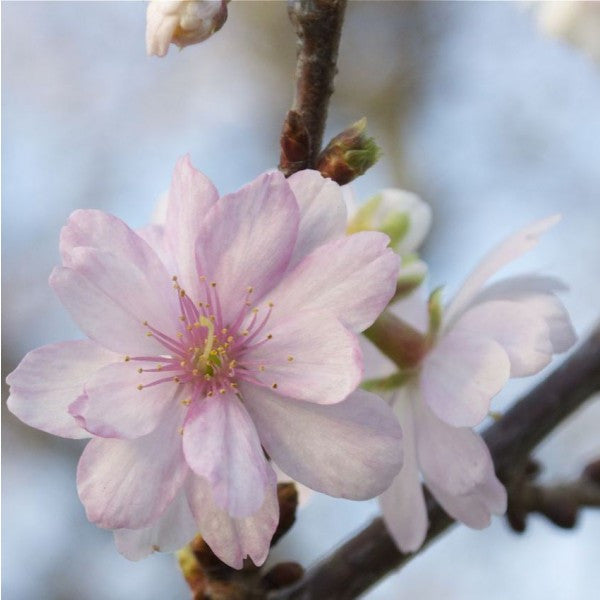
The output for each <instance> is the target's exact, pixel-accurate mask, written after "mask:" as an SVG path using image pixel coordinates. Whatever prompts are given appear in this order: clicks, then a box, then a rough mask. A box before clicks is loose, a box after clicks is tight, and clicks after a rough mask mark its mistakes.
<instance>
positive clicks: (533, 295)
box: [474, 275, 577, 353]
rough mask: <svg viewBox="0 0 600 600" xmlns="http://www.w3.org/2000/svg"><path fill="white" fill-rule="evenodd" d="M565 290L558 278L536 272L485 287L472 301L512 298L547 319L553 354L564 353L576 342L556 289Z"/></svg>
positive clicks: (567, 315)
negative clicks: (543, 275) (536, 273)
mask: <svg viewBox="0 0 600 600" xmlns="http://www.w3.org/2000/svg"><path fill="white" fill-rule="evenodd" d="M564 290H566V286H565V285H564V283H562V282H561V281H560V280H558V279H554V278H552V277H541V276H539V275H523V276H519V277H509V278H507V279H503V280H501V281H498V282H497V283H495V284H493V285H490V286H487V287H486V288H485V290H483V291H482V292H481V293H479V294H478V295H477V296H476V298H475V300H474V302H475V303H481V302H485V301H487V300H511V301H513V302H519V303H520V304H522V305H525V306H527V307H528V308H529V309H530V310H532V311H533V312H535V313H536V314H537V315H538V316H539V317H541V318H542V319H544V320H545V321H546V324H547V325H548V327H549V328H550V342H551V343H552V349H553V352H554V353H561V352H566V351H567V350H568V349H569V348H571V346H573V344H574V343H575V342H576V341H577V334H576V333H575V330H574V329H573V325H572V324H571V319H570V317H569V314H568V313H567V311H566V309H565V307H564V306H563V304H562V302H561V301H560V300H559V299H558V298H557V297H556V292H558V291H564Z"/></svg>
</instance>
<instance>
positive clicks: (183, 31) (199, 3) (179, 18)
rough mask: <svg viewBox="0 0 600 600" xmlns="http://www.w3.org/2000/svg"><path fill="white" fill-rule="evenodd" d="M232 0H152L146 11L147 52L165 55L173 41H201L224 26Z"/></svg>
mask: <svg viewBox="0 0 600 600" xmlns="http://www.w3.org/2000/svg"><path fill="white" fill-rule="evenodd" d="M228 1H229V0H183V1H180V0H177V1H169V0H152V1H151V2H150V3H149V4H148V10H147V12H146V51H147V52H148V55H149V56H152V55H156V56H165V54H166V53H167V52H168V50H169V44H175V45H176V46H179V47H180V48H183V47H184V46H189V45H191V44H198V43H199V42H202V41H204V40H205V39H207V38H209V37H210V36H211V35H212V34H213V33H215V31H218V30H219V29H221V27H223V24H224V23H225V21H226V19H227V2H228Z"/></svg>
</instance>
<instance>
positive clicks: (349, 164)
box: [317, 117, 381, 185]
mask: <svg viewBox="0 0 600 600" xmlns="http://www.w3.org/2000/svg"><path fill="white" fill-rule="evenodd" d="M366 128H367V119H366V117H363V118H362V119H360V121H357V122H356V123H354V124H352V125H351V126H350V127H348V128H347V129H345V130H344V131H342V133H340V134H338V135H336V136H335V137H334V138H333V139H332V140H331V141H330V142H329V144H327V147H326V148H325V149H324V150H323V151H322V152H321V154H319V156H318V158H317V170H318V171H319V172H320V173H321V175H323V176H324V177H330V178H331V179H333V181H335V182H336V183H339V184H340V185H345V184H346V183H350V182H351V181H352V180H353V179H356V178H357V177H358V176H359V175H362V174H363V173H365V172H366V171H367V170H368V169H370V168H371V167H372V166H373V165H374V164H375V163H376V162H377V161H378V160H379V157H380V156H381V150H380V148H379V146H377V144H376V143H375V140H374V139H373V138H370V137H367V135H366V134H365V130H366Z"/></svg>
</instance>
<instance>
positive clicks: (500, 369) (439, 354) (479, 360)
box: [420, 331, 510, 427]
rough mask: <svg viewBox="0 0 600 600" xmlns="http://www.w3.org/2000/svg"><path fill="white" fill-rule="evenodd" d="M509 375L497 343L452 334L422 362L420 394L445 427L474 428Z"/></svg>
mask: <svg viewBox="0 0 600 600" xmlns="http://www.w3.org/2000/svg"><path fill="white" fill-rule="evenodd" d="M509 375H510V362H509V359H508V356H507V354H506V352H505V351H504V349H503V348H502V346H500V344H498V342H496V341H494V340H492V339H489V338H484V337H478V336H474V335H466V334H464V333H461V332H459V331H456V332H455V331H452V332H450V333H449V334H448V335H446V336H444V337H443V338H442V339H441V340H440V341H439V343H438V344H437V345H436V346H435V347H434V348H433V350H432V351H431V352H430V353H429V354H428V355H427V357H426V358H425V361H424V363H423V369H422V372H421V378H420V386H421V393H422V395H423V399H424V400H425V401H426V402H427V404H428V405H429V407H430V408H431V409H432V410H433V412H434V413H435V414H436V415H437V416H438V417H439V418H440V419H443V420H444V421H446V423H448V424H450V425H454V426H455V427H463V426H466V427H474V426H475V425H478V424H479V423H481V421H482V420H483V419H484V418H485V417H486V415H487V413H488V411H489V408H490V402H491V400H492V398H493V397H494V396H495V395H496V394H497V393H498V392H499V391H500V390H501V389H502V387H503V386H504V384H505V383H506V381H507V380H508V377H509Z"/></svg>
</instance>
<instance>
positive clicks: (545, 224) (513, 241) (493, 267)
mask: <svg viewBox="0 0 600 600" xmlns="http://www.w3.org/2000/svg"><path fill="white" fill-rule="evenodd" d="M560 219H561V217H560V215H553V216H551V217H547V218H545V219H542V220H541V221H536V222H535V223H532V224H531V225H529V226H528V227H525V228H524V229H521V230H520V231H518V232H517V233H515V234H513V235H511V236H510V237H509V238H507V239H506V240H504V241H503V242H502V243H500V244H499V245H498V246H496V248H494V249H493V250H492V251H491V252H490V253H489V254H487V256H485V257H484V259H483V260H482V261H481V262H480V263H479V265H478V266H477V267H476V268H475V269H474V270H473V271H472V272H471V274H470V275H469V277H467V280H466V281H465V283H464V284H463V286H462V287H461V288H460V290H459V291H458V293H457V294H456V296H455V297H454V299H453V300H452V302H451V303H450V305H449V306H448V309H447V311H446V315H445V321H446V323H447V324H449V323H451V321H452V320H453V319H454V318H456V317H457V316H458V315H459V314H460V313H461V312H462V311H463V310H464V309H465V308H466V307H467V306H468V304H469V302H470V301H471V300H472V299H473V298H474V297H475V295H476V294H477V293H478V292H479V290H480V289H481V287H482V286H483V284H484V283H485V282H486V281H487V280H488V279H489V278H490V277H491V276H492V275H494V274H495V273H496V272H497V271H499V270H500V269H501V268H502V267H503V266H504V265H507V264H508V263H510V262H512V261H513V260H515V259H517V258H519V257H520V256H522V255H523V254H525V253H526V252H529V251H530V250H531V249H533V248H535V246H537V244H538V241H539V238H540V236H541V235H542V234H543V233H545V232H546V231H547V230H548V229H550V228H551V227H553V226H554V225H556V224H557V223H558V222H559V221H560Z"/></svg>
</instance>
